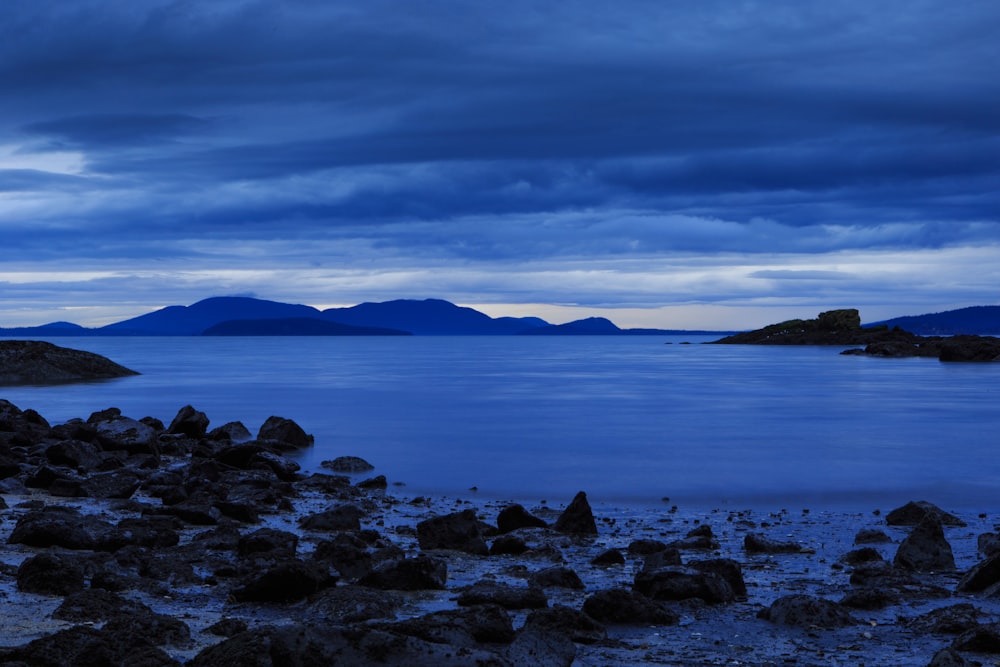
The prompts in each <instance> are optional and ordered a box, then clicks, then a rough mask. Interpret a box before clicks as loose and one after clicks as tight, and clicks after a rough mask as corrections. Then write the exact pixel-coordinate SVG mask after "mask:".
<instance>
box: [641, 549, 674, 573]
mask: <svg viewBox="0 0 1000 667" xmlns="http://www.w3.org/2000/svg"><path fill="white" fill-rule="evenodd" d="M683 564H684V563H683V561H682V560H681V552H680V551H678V550H677V549H665V550H663V551H654V552H652V553H650V554H648V555H647V556H646V557H645V558H644V559H643V561H642V569H643V570H647V571H651V570H658V569H659V568H661V567H667V566H670V565H683Z"/></svg>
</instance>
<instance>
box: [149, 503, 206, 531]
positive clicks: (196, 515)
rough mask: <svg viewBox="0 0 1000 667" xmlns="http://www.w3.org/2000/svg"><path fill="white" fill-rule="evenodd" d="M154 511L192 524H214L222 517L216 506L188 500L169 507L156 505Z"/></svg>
mask: <svg viewBox="0 0 1000 667" xmlns="http://www.w3.org/2000/svg"><path fill="white" fill-rule="evenodd" d="M156 513H157V514H166V515H168V516H175V517H177V518H178V519H180V520H181V521H183V522H184V523H189V524H192V525H194V526H214V525H216V524H218V523H219V519H220V518H221V517H222V512H220V511H219V510H218V509H217V508H216V507H214V506H212V505H209V504H207V503H199V502H192V501H190V500H185V501H184V502H181V503H177V504H176V505H170V506H169V507H158V508H156Z"/></svg>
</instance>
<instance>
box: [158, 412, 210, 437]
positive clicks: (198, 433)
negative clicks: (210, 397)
mask: <svg viewBox="0 0 1000 667" xmlns="http://www.w3.org/2000/svg"><path fill="white" fill-rule="evenodd" d="M208 422H209V420H208V416H207V415H205V413H204V412H199V411H198V410H195V409H194V408H193V407H191V406H190V405H185V406H184V407H183V408H181V409H180V410H179V411H178V412H177V416H175V417H174V419H173V421H172V422H170V427H169V428H168V429H167V433H169V434H171V435H186V436H188V437H190V438H204V437H205V433H206V432H207V431H208Z"/></svg>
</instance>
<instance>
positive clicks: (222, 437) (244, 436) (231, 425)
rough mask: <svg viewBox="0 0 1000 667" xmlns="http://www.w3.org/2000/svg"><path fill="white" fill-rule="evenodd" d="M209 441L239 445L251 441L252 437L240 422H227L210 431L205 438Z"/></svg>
mask: <svg viewBox="0 0 1000 667" xmlns="http://www.w3.org/2000/svg"><path fill="white" fill-rule="evenodd" d="M206 437H207V438H208V439H209V440H218V441H223V442H232V443H240V442H247V441H248V440H253V435H251V434H250V431H249V429H247V427H246V426H244V425H243V423H242V422H227V423H225V424H223V425H222V426H220V427H218V428H214V429H212V430H211V431H210V432H209V433H208V434H207V436H206Z"/></svg>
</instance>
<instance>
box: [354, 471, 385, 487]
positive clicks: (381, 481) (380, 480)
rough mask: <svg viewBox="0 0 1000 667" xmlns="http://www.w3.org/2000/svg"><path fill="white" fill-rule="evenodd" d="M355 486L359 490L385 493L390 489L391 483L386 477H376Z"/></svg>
mask: <svg viewBox="0 0 1000 667" xmlns="http://www.w3.org/2000/svg"><path fill="white" fill-rule="evenodd" d="M355 486H357V487H358V488H359V489H369V490H376V489H381V490H383V491H384V490H385V489H387V488H388V487H389V481H388V480H387V479H386V478H385V475H376V476H375V477H372V478H370V479H364V480H361V481H360V482H358V483H357V484H356V485H355Z"/></svg>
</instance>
